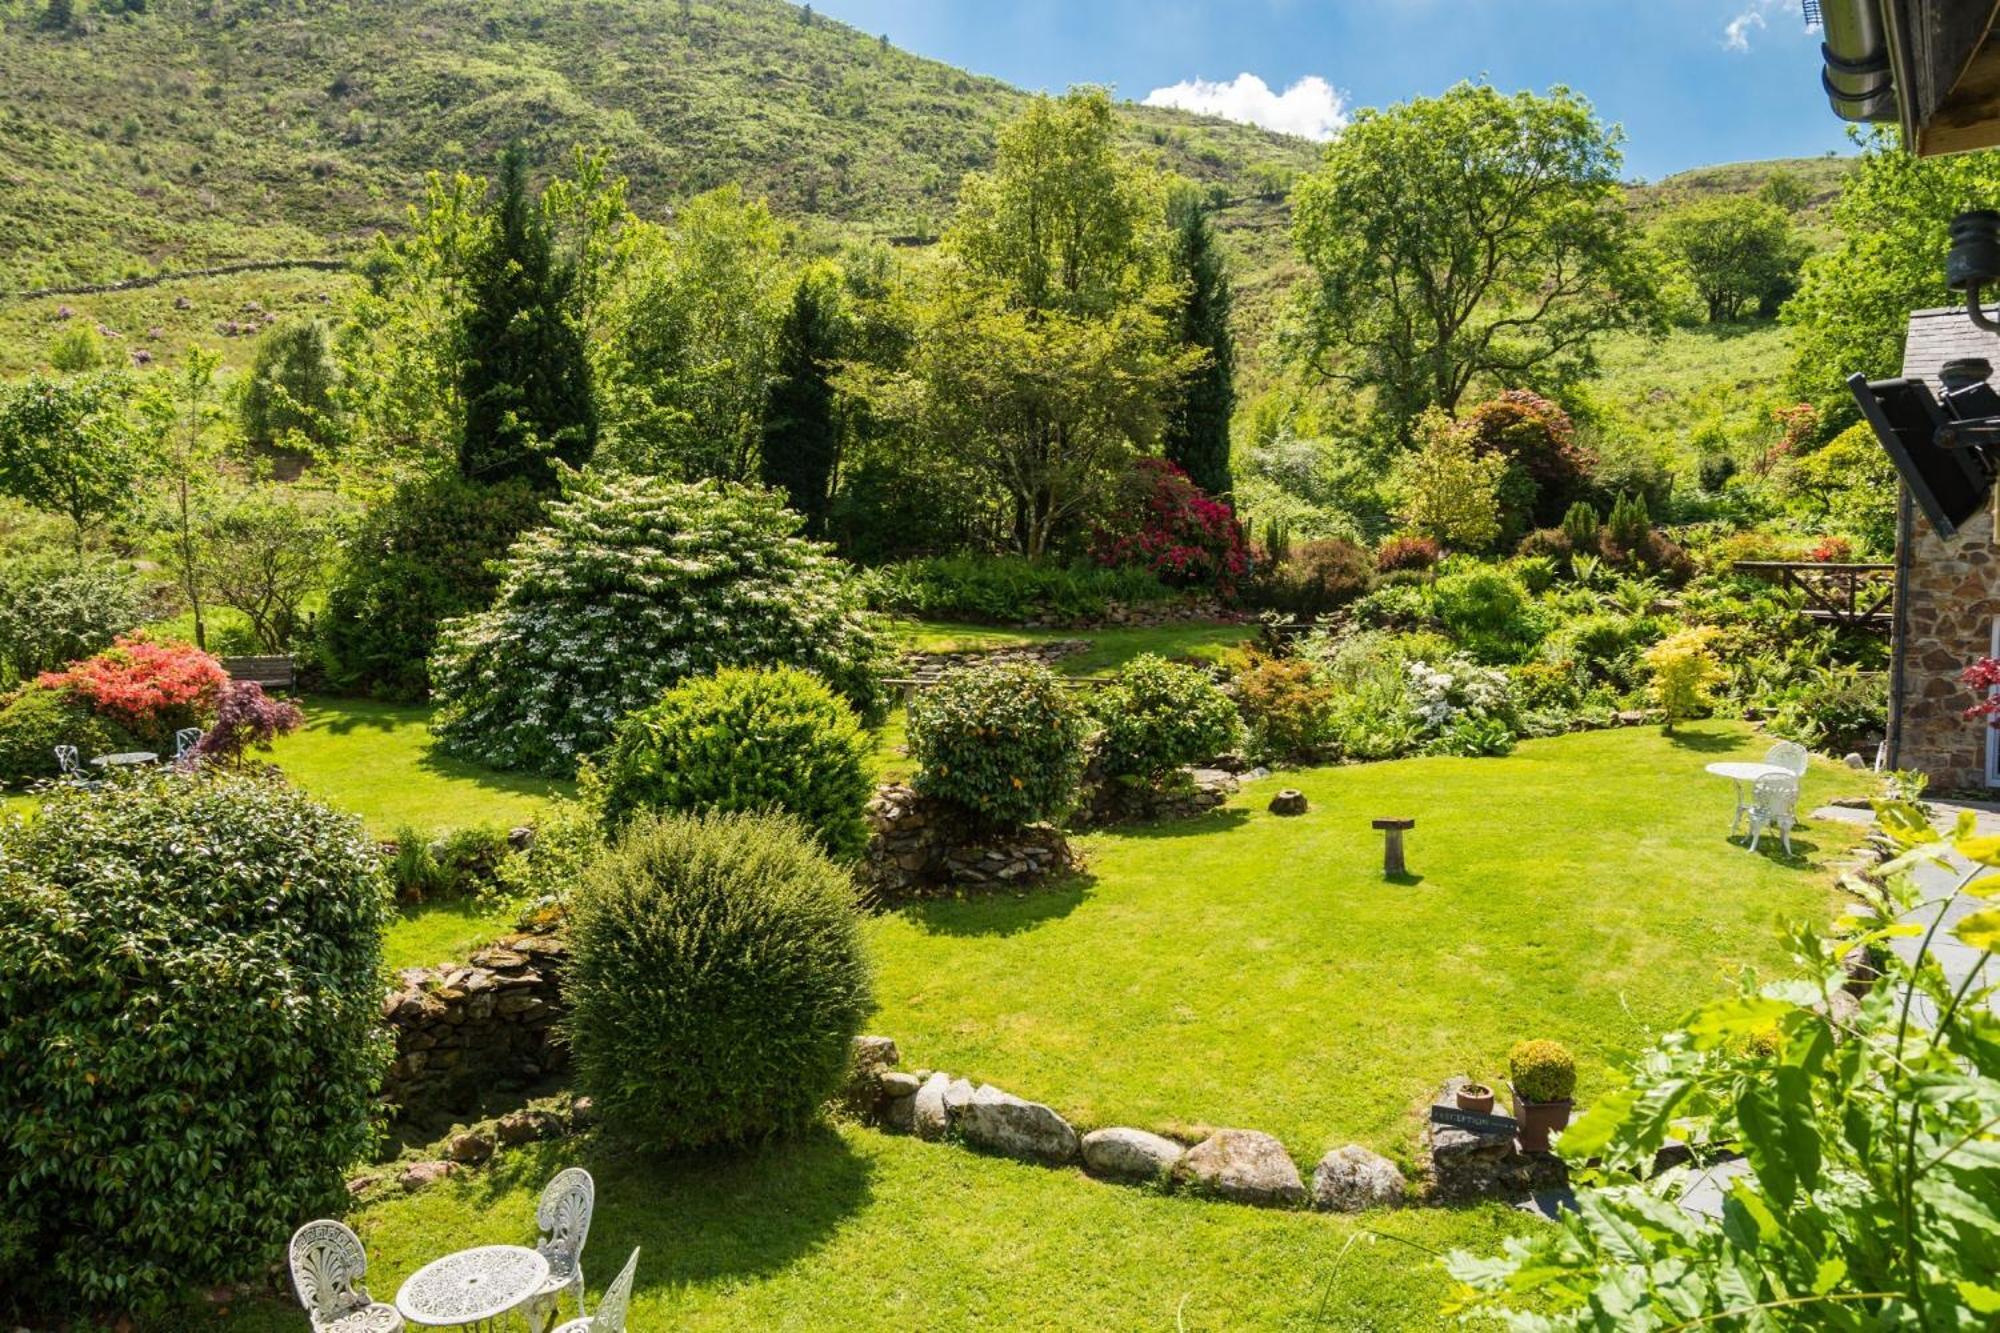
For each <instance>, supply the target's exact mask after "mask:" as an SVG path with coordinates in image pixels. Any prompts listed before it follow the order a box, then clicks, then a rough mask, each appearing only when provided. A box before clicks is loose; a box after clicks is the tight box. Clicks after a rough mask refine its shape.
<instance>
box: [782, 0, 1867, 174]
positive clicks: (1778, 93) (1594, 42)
mask: <svg viewBox="0 0 2000 1333" xmlns="http://www.w3.org/2000/svg"><path fill="white" fill-rule="evenodd" d="M815 8H816V9H818V10H819V11H820V12H821V13H824V14H827V15H829V16H831V17H833V18H837V19H840V20H842V21H843V22H847V23H851V24H853V25H854V26H855V27H858V28H861V29H862V30H864V31H866V32H869V33H887V34H888V35H889V39H890V40H891V41H892V42H894V43H895V44H896V45H898V46H900V47H902V48H904V49H905V50H909V51H914V52H916V53H918V54H920V55H926V56H932V57H935V58H936V59H939V60H944V61H947V62H949V63H951V64H954V65H960V66H963V67H965V68H967V69H971V70H974V71H976V72H978V73H981V74H991V75H994V76H996V77H998V78H1002V79H1005V80H1007V81H1008V82H1010V83H1015V84H1019V85H1021V86H1023V87H1027V88H1046V89H1051V90H1060V89H1062V88H1065V87H1067V86H1069V85H1070V84H1072V83H1108V84H1111V85H1113V86H1114V87H1115V88H1116V89H1117V91H1118V94H1119V95H1120V96H1121V97H1128V98H1132V99H1134V100H1144V99H1145V98H1146V97H1147V95H1148V94H1149V93H1152V92H1153V91H1154V90H1155V89H1162V88H1170V87H1173V86H1175V85H1186V84H1188V83H1189V82H1190V81H1193V80H1205V81H1208V82H1209V83H1211V84H1222V85H1225V86H1224V87H1222V88H1219V89H1218V88H1207V89H1194V88H1187V87H1183V88H1182V89H1181V91H1180V92H1178V93H1174V94H1167V96H1172V97H1176V98H1178V99H1180V100H1182V101H1193V100H1199V101H1201V102H1202V103H1203V104H1204V105H1209V106H1226V107H1228V108H1229V109H1231V110H1232V111H1234V112H1236V113H1237V115H1238V118H1258V117H1262V118H1264V119H1266V120H1270V121H1276V122H1278V123H1281V124H1284V125H1287V126H1302V125H1312V124H1327V123H1330V122H1337V120H1338V116H1339V113H1340V111H1341V110H1342V109H1350V110H1351V109H1352V108H1354V107H1359V106H1380V105H1385V104H1387V103H1390V102H1398V101H1403V100H1405V99H1407V98H1410V97H1413V96H1420V95H1424V94H1430V93H1436V92H1439V91H1441V90H1443V89H1444V88H1447V87H1449V86H1450V85H1451V84H1453V83H1455V82H1457V81H1458V80H1460V79H1466V78H1478V77H1480V76H1482V75H1484V76H1485V77H1486V78H1487V79H1489V80H1490V81H1491V82H1492V83H1493V84H1494V85H1495V86H1497V87H1500V88H1503V89H1507V90H1513V89H1517V88H1535V89H1544V88H1547V87H1548V86H1549V85H1550V84H1552V83H1566V84H1568V85H1569V86H1570V87H1572V88H1575V89H1577V90H1578V91H1579V92H1582V93H1583V94H1584V95H1585V96H1587V97H1589V98H1590V100H1591V101H1592V102H1593V103H1594V104H1595V105H1596V107H1597V109H1598V113H1599V114H1600V115H1602V116H1603V117H1604V118H1605V119H1606V120H1609V121H1616V122H1619V123H1620V124H1622V125H1623V126H1624V127H1625V133H1626V136H1627V141H1626V144H1625V168H1626V172H1627V174H1628V175H1631V176H1637V177H1645V178H1648V179H1656V178H1658V177H1660V176H1663V175H1667V174H1669V173H1671V172H1675V171H1680V170H1684V169H1685V168H1688V167H1693V166H1701V165H1704V164H1707V163H1712V162H1737V161H1744V160H1747V159H1752V158H1769V157H1804V156H1811V155H1813V154H1817V153H1823V152H1826V151H1828V150H1837V151H1842V152H1845V151H1848V144H1847V140H1846V138H1845V136H1844V134H1843V132H1842V126H1841V123H1840V122H1839V121H1837V120H1836V119H1834V116H1833V113H1832V112H1831V111H1829V110H1828V109H1827V105H1826V99H1825V97H1824V96H1823V95H1822V94H1821V92H1820V88H1819V34H1818V33H1817V32H1807V31H1806V30H1805V28H1804V25H1803V23H1802V21H1801V20H1800V17H1799V7H1798V5H1797V3H1796V0H1651V3H1648V0H816V3H815ZM1243 74H1250V75H1254V76H1255V77H1256V79H1258V80H1261V81H1262V85H1263V87H1262V88H1261V89H1260V87H1259V85H1258V84H1256V83H1251V82H1238V81H1237V80H1238V76H1239V75H1243ZM1315 79H1317V80H1321V81H1323V82H1324V84H1325V87H1324V88H1322V87H1320V86H1319V85H1318V84H1316V83H1313V82H1309V81H1310V80H1315ZM1302 82H1304V86H1303V87H1302V88H1296V89H1295V88H1294V85H1298V84H1301V83H1302ZM1288 90H1290V91H1289V95H1287V93H1288Z"/></svg>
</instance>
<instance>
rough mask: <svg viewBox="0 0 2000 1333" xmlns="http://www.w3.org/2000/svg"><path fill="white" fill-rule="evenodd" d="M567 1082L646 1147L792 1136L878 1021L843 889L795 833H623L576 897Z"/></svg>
mask: <svg viewBox="0 0 2000 1333" xmlns="http://www.w3.org/2000/svg"><path fill="white" fill-rule="evenodd" d="M569 939H570V946H571V949H572V956H571V960H570V964H569V971H568V974H567V976H566V978H565V980H564V994H565V996H566V998H567V999H568V1000H569V1003H570V1015H569V1019H568V1020H567V1027H566V1032H567V1035H568V1040H569V1042H570V1045H571V1049H572V1050H573V1051H574V1052H575V1055H576V1074H577V1082H578V1085H579V1086H580V1087H581V1088H582V1090H583V1091H584V1092H586V1093H588V1094H589V1095H590V1096H591V1097H592V1098H593V1099H595V1102H596V1106H597V1110H598V1114H599V1115H600V1116H601V1117H602V1118H603V1120H604V1123H605V1124H606V1125H607V1126H608V1128H609V1129H610V1130H611V1131H612V1132H613V1133H614V1134H617V1135H619V1136H622V1137H627V1138H630V1139H632V1140H633V1141H635V1142H638V1143H643V1144H645V1145H647V1146H648V1147H653V1148H659V1147H666V1148H685V1147H701V1146H704V1145H708V1144H715V1143H745V1142H755V1141H759V1140H764V1139H768V1138H772V1137H775V1136H780V1135H785V1134H792V1133H797V1132H798V1131H800V1130H802V1129H804V1128H805V1127H806V1126H807V1125H809V1124H810V1123H812V1121H813V1120H814V1119H815V1118H816V1117H817V1116H818V1115H819V1113H820V1108H821V1105H822V1104H823V1103H824V1102H825V1101H826V1100H827V1099H828V1098H830V1097H831V1096H833V1094H834V1092H835V1091H836V1090H837V1089H838V1088H839V1086H840V1083H841V1080H842V1078H843V1076H844V1075H845V1073H846V1070H847V1062H848V1058H849V1055H850V1048H851V1046H852V1043H853V1040H854V1037H855V1034H856V1033H858V1032H859V1031H860V1030H861V1021H862V1019H863V1018H865V1017H866V1016H867V1014H868V1011H869V1009H870V1008H871V1007H872V1001H871V998H870V995H869V968H868V960H867V957H866V956H865V954H864V953H863V951H862V945H861V935H860V931H859V929H858V928H857V922H856V914H855V899H854V887H853V884H852V882H851V881H850V880H849V878H848V876H847V874H846V872H845V871H843V870H841V869H840V867H838V866H837V865H835V864H834V863H833V862H832V861H831V860H829V859H828V858H827V856H826V854H825V853H824V852H823V851H821V850H820V848H819V847H818V845H817V844H816V843H815V842H814V840H813V838H812V835H811V833H810V832H809V831H808V830H807V829H806V827H805V826H804V825H802V824H800V823H798V822H797V821H796V820H792V819H788V818H783V817H779V816H772V815H749V814H715V813H710V814H699V815H689V814H668V815H662V816H657V817H653V818H641V819H639V820H637V821H635V822H634V823H632V824H629V825H627V827H626V828H625V830H624V832H623V834H622V836H621V837H620V838H619V841H618V843H617V845H616V846H615V847H613V848H612V849H611V850H610V851H609V852H607V853H606V854H605V855H604V856H603V857H602V858H601V859H600V860H599V861H598V862H597V863H596V864H595V865H593V866H591V867H590V869H589V870H588V871H586V872H585V874H584V876H583V879H582V881H581V883H580V884H579V885H578V886H577V889H576V891H575V893H574V894H573V895H572V897H571V899H570V918H569Z"/></svg>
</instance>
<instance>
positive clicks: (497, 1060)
mask: <svg viewBox="0 0 2000 1333" xmlns="http://www.w3.org/2000/svg"><path fill="white" fill-rule="evenodd" d="M568 952H569V950H568V946H567V945H565V944H564V943H563V942H562V941H561V940H560V939H557V938H555V937H553V936H547V935H516V936H512V937H510V938H508V939H503V940H501V941H500V942H498V943H497V944H492V945H489V946H487V947H486V948H484V949H480V950H479V951H477V952H476V953H474V954H473V955H472V957H471V959H470V960H469V961H467V962H464V963H447V964H445V965H444V966H441V967H411V968H405V969H403V971H402V972H400V973H398V974H397V985H396V986H395V988H394V989H392V990H391V991H390V992H389V993H388V995H387V996H386V997H384V999H383V1001H382V1021H383V1024H384V1026H386V1027H387V1028H388V1029H389V1031H390V1033H391V1034H392V1035H393V1036H394V1038H395V1042H396V1058H395V1061H394V1063H392V1064H391V1065H390V1066H389V1074H388V1078H387V1079H386V1080H385V1082H384V1084H383V1089H382V1099H383V1100H384V1101H385V1102H387V1103H389V1104H390V1105H392V1106H393V1107H395V1108H396V1117H397V1118H398V1119H400V1120H406V1121H422V1120H426V1119H430V1118H434V1117H439V1116H465V1115H468V1114H472V1113H475V1112H477V1111H478V1110H480V1108H481V1105H482V1103H483V1102H484V1101H485V1100H486V1099H488V1098H491V1097H493V1096H495V1095H502V1096H510V1095H512V1094H518V1093H520V1092H522V1091H524V1090H526V1089H528V1088H531V1087H533V1086H534V1085H535V1084H536V1083H538V1082H540V1081H541V1080H542V1079H544V1078H546V1077H548V1076H549V1075H551V1074H555V1073H559V1072H561V1071H562V1070H564V1069H566V1068H567V1067H568V1065H569V1053H568V1051H567V1050H566V1049H565V1048H564V1047H563V1046H562V1045H561V1044H560V1043H558V1042H557V1041H556V1040H555V1039H554V1027H555V1024H556V1021H557V1020H558V1019H560V1018H561V1017H562V1015H563V1012H564V1011H563V1004H562V997H561V995H560V993H559V991H558V987H559V984H560V982H561V978H562V969H563V964H564V963H565V961H567V958H568Z"/></svg>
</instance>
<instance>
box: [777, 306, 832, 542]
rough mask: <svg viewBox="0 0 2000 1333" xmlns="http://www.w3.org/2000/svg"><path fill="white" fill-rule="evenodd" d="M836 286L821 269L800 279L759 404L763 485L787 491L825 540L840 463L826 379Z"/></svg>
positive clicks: (791, 501) (814, 533)
mask: <svg viewBox="0 0 2000 1333" xmlns="http://www.w3.org/2000/svg"><path fill="white" fill-rule="evenodd" d="M837 280H838V279H837V278H836V277H835V275H834V274H833V273H831V272H830V271H828V270H826V269H824V268H813V269H808V270H807V271H806V272H805V273H803V274H801V275H800V276H799V281H798V285H797V286H796V287H794V288H793V290H792V302H791V306H790V308H789V309H788V310H787V311H786V312H785V319H784V323H783V324H782V325H781V326H780V327H779V329H778V348H777V365H776V370H775V373H774V374H773V376H772V379H771V383H770V387H769V388H768V390H767V391H766V393H765V402H764V430H763V448H762V451H761V455H760V458H761V465H762V475H763V479H764V484H765V485H766V486H773V487H778V488H780V489H782V490H783V491H784V492H785V497H786V500H785V502H786V503H787V504H788V505H790V506H791V508H792V509H793V510H794V511H796V512H797V513H800V514H803V515H805V520H806V533H807V535H808V536H812V537H820V536H823V535H825V528H826V514H827V508H828V505H829V504H830V503H831V499H832V491H833V469H834V465H835V463H836V462H838V460H839V456H840V429H839V423H838V422H837V421H836V420H835V419H834V410H833V401H834V400H833V382H832V379H831V372H832V361H833V358H834V357H835V356H836V355H837V354H838V352H839V339H840V314H839V300H840V294H839V292H838V291H837V290H836V288H835V286H834V284H835V282H836V281H837Z"/></svg>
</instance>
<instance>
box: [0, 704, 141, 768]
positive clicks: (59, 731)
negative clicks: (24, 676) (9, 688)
mask: <svg viewBox="0 0 2000 1333" xmlns="http://www.w3.org/2000/svg"><path fill="white" fill-rule="evenodd" d="M138 744H139V742H138V741H137V740H136V739H134V738H133V736H132V735H131V734H130V733H129V732H127V731H126V730H125V729H124V728H123V727H120V726H119V725H118V724H117V723H115V722H111V721H108V720H107V719H105V718H101V717H99V716H97V714H95V713H93V712H91V711H90V705H88V704H86V703H85V702H84V701H83V700H81V699H79V698H77V697H76V696H75V695H74V694H72V693H71V692H70V691H68V690H66V689H59V688H51V687H49V686H46V685H27V686H24V687H23V688H21V689H20V690H18V691H16V692H15V694H14V697H13V698H11V699H9V700H8V701H7V702H6V703H5V704H4V705H0V782H34V781H37V780H39V779H42V778H53V777H55V776H56V775H57V774H58V773H59V772H60V771H61V770H60V769H58V768H57V767H56V747H57V746H58V745H74V746H75V747H76V750H77V759H78V762H80V763H82V762H88V761H89V759H90V757H91V756H92V755H97V754H109V753H113V752H116V751H119V750H131V749H136V748H138Z"/></svg>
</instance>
